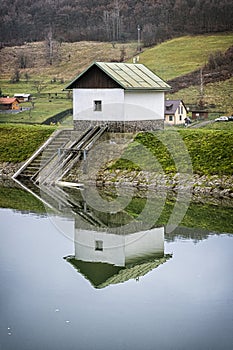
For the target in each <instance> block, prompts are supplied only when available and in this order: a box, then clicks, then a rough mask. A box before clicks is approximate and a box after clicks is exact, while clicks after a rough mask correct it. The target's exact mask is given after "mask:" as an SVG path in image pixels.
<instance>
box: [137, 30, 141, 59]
mask: <svg viewBox="0 0 233 350" xmlns="http://www.w3.org/2000/svg"><path fill="white" fill-rule="evenodd" d="M137 30H138V52H140V51H141V43H140V39H141V33H140V31H141V27H140V25H139V24H138V26H137Z"/></svg>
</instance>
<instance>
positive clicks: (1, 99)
mask: <svg viewBox="0 0 233 350" xmlns="http://www.w3.org/2000/svg"><path fill="white" fill-rule="evenodd" d="M15 101H17V102H19V101H18V100H17V98H15V97H0V104H1V105H11V104H12V103H14V102H15Z"/></svg>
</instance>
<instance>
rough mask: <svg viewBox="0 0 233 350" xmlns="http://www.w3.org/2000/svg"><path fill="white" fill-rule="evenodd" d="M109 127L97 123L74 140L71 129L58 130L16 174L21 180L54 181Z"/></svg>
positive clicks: (84, 153) (84, 154) (80, 157)
mask: <svg viewBox="0 0 233 350" xmlns="http://www.w3.org/2000/svg"><path fill="white" fill-rule="evenodd" d="M106 130H107V126H95V127H91V128H89V129H88V130H86V131H85V132H84V133H81V134H79V136H78V137H77V136H76V138H75V139H74V140H73V139H72V131H73V130H71V129H63V130H60V131H57V132H55V133H54V134H53V135H52V136H51V137H50V138H49V139H48V140H47V141H46V142H45V143H44V144H43V145H42V146H41V147H40V148H39V149H38V150H37V151H36V152H35V153H34V154H33V155H32V157H31V158H30V159H28V161H27V162H26V163H25V164H24V165H23V166H22V167H21V168H20V169H19V170H18V171H17V172H16V173H15V174H14V176H13V178H14V179H17V180H19V181H21V180H23V179H24V180H25V179H26V180H30V181H32V182H33V183H34V184H36V185H39V186H42V185H52V184H54V183H55V182H56V181H58V180H60V179H62V177H63V176H64V175H65V174H67V173H68V172H69V170H70V169H72V167H73V166H74V165H75V164H76V163H77V162H78V161H79V160H80V159H82V158H85V157H86V155H87V152H89V150H90V149H91V148H92V147H93V145H94V144H95V142H96V141H97V140H98V139H99V138H100V137H101V135H102V134H103V133H104V132H105V131H106Z"/></svg>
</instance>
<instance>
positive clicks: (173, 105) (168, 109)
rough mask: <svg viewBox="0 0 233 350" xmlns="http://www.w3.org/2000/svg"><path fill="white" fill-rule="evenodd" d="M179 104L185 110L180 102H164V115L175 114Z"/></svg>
mask: <svg viewBox="0 0 233 350" xmlns="http://www.w3.org/2000/svg"><path fill="white" fill-rule="evenodd" d="M180 103H182V104H183V106H184V108H185V109H186V107H185V104H184V102H183V101H182V100H166V101H165V114H175V113H176V110H177V108H178V107H179V105H180ZM186 111H187V109H186Z"/></svg>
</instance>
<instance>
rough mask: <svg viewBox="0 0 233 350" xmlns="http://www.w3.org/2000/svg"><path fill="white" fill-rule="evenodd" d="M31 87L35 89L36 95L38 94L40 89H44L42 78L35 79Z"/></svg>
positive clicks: (44, 84)
mask: <svg viewBox="0 0 233 350" xmlns="http://www.w3.org/2000/svg"><path fill="white" fill-rule="evenodd" d="M33 87H34V88H35V89H36V91H37V93H38V95H40V93H41V91H42V90H44V89H45V88H46V87H47V85H46V83H45V82H44V81H43V80H36V81H34V83H33Z"/></svg>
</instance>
